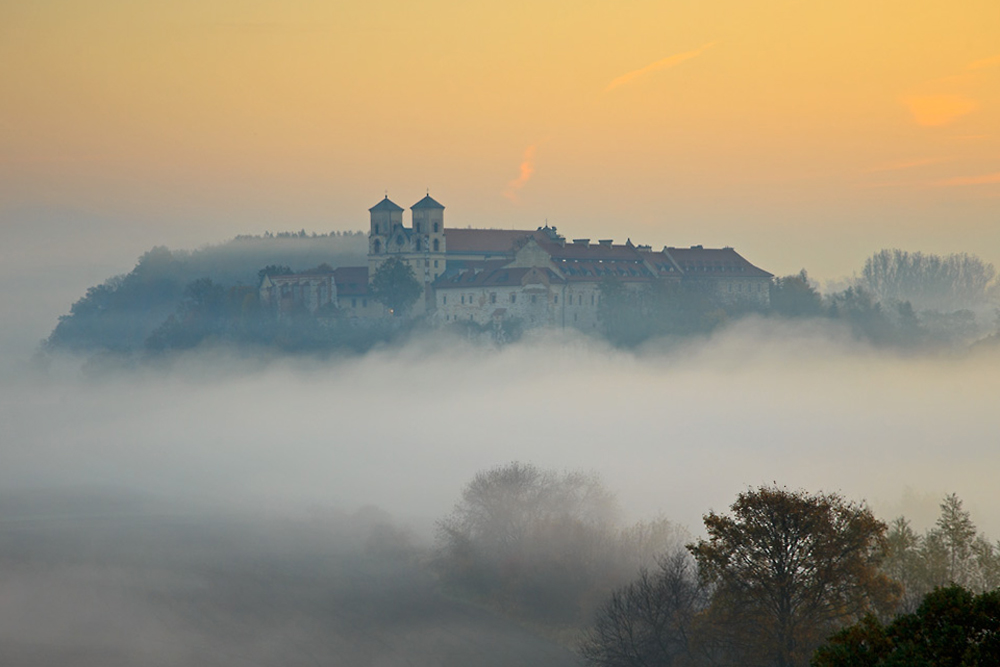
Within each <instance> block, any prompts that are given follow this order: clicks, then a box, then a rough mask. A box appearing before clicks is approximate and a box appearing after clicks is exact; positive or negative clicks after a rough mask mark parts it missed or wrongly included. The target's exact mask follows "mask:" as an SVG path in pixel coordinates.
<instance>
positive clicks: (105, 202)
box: [0, 0, 1000, 278]
mask: <svg viewBox="0 0 1000 667" xmlns="http://www.w3.org/2000/svg"><path fill="white" fill-rule="evenodd" d="M0 91H2V94H0V214H2V215H3V220H2V221H3V224H4V225H5V226H7V227H11V226H17V225H24V224H27V223H26V222H25V221H24V216H26V215H28V214H26V213H25V211H28V212H30V216H31V217H32V220H33V223H32V224H34V225H38V224H39V219H41V220H42V223H41V227H44V220H45V213H44V212H45V211H48V210H51V211H59V212H61V215H63V216H64V217H65V212H66V211H70V212H79V213H80V218H79V219H80V220H81V221H83V220H87V221H92V220H94V219H101V220H106V221H107V222H106V224H103V225H100V226H98V227H97V228H94V227H90V226H89V225H91V224H92V223H90V222H80V223H79V225H78V227H77V228H71V229H69V230H68V232H69V233H70V235H71V236H73V237H74V238H80V239H88V240H93V241H94V243H95V247H96V246H97V245H99V244H100V243H101V242H102V241H103V240H106V239H102V238H101V237H102V235H107V236H109V237H113V236H114V235H115V234H114V232H115V230H117V229H119V227H118V225H129V233H131V234H133V235H134V236H135V238H136V239H137V240H136V243H137V244H139V245H140V246H141V247H148V246H150V245H152V244H154V243H167V244H170V245H187V246H196V245H199V244H201V243H205V242H211V241H218V240H222V239H224V238H227V237H230V236H232V235H234V234H237V233H243V232H259V231H263V230H264V229H271V230H276V229H299V228H303V227H305V228H306V229H314V230H320V231H325V230H329V229H331V228H337V229H358V228H361V227H362V226H364V225H365V224H366V215H367V213H366V209H367V208H368V207H369V206H371V205H372V204H374V203H375V202H376V201H378V199H379V198H380V197H381V195H382V192H383V190H384V189H386V188H388V190H389V195H390V197H392V198H394V199H395V200H396V201H397V203H399V204H401V205H405V206H409V205H410V204H412V203H413V202H415V201H416V200H417V199H418V198H419V197H421V196H422V195H423V193H424V189H425V188H426V187H429V188H430V190H431V194H432V195H434V196H435V197H436V198H438V199H439V200H440V201H441V202H442V203H444V204H445V206H446V207H448V211H447V213H446V222H448V223H451V224H455V225H459V226H467V225H473V226H480V225H493V226H503V227H512V226H515V227H534V226H537V225H540V224H543V222H544V221H545V220H546V219H547V220H548V221H549V222H551V223H553V224H557V225H558V226H559V228H560V230H562V231H564V232H565V233H566V234H567V235H568V236H571V237H580V236H591V237H594V238H596V237H598V236H600V237H609V236H613V237H615V238H616V239H617V240H624V239H625V238H626V237H631V238H632V239H633V240H635V241H637V242H638V241H641V242H647V243H651V244H653V245H663V244H670V245H687V244H692V243H705V244H709V245H733V246H736V248H737V249H738V250H741V251H742V252H743V253H744V254H745V255H747V256H748V257H749V258H750V259H751V260H752V261H754V262H755V263H757V264H759V265H761V266H763V267H764V268H767V269H769V270H771V271H774V272H776V273H787V272H792V271H797V270H798V269H799V268H801V267H803V266H805V267H806V268H809V269H810V271H811V272H813V273H814V274H816V275H818V276H819V277H821V278H835V277H837V276H840V275H844V274H847V273H850V272H851V271H853V270H856V269H858V268H859V267H860V264H861V263H862V262H863V260H864V258H865V257H866V256H867V255H869V254H871V253H872V252H874V251H876V250H878V249H879V248H881V247H885V246H899V247H903V248H906V249H910V250H924V251H930V252H953V251H969V252H975V253H977V254H980V255H981V256H983V257H984V258H986V259H988V260H990V261H994V262H1000V2H997V1H996V0H955V1H953V2H947V3H946V2H942V1H941V0H934V1H928V0H884V1H878V2H873V1H872V0H863V1H862V0H842V1H840V2H836V3H818V2H812V1H802V2H796V1H792V0H784V1H780V0H770V1H756V0H753V1H749V0H716V1H714V2H706V1H705V0H672V1H671V2H662V0H657V1H655V2H653V1H649V2H645V1H639V2H621V1H606V2H605V1H597V0H576V1H574V2H569V1H568V0H565V1H564V0H532V1H530V2H528V1H515V2H503V3H500V2H492V1H485V2H476V3H469V2H445V1H442V0H435V1H431V2H421V3H414V2H394V1H382V2H378V1H358V2H354V1H338V2H329V1H328V0H325V1H319V0H316V1H310V0H282V1H280V2H279V1H277V0H198V1H194V0H173V1H172V2H169V3H167V2H136V1H135V0H90V1H88V2H79V1H70V0H37V1H35V2H30V3H28V2H20V3H17V2H12V3H4V4H3V5H2V6H0ZM60 224H62V225H63V227H60V229H63V230H64V231H66V227H65V225H66V224H67V223H60ZM70 227H72V225H70ZM24 233H26V232H23V233H22V237H23V234H24Z"/></svg>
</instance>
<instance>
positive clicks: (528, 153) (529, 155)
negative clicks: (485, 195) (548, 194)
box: [503, 144, 538, 202]
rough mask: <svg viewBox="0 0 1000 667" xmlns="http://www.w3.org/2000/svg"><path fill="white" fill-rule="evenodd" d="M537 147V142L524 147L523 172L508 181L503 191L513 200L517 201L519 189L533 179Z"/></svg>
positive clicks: (505, 195)
mask: <svg viewBox="0 0 1000 667" xmlns="http://www.w3.org/2000/svg"><path fill="white" fill-rule="evenodd" d="M537 148H538V146H537V145H536V144H532V145H530V146H528V147H527V148H525V149H524V157H523V158H521V173H520V175H519V176H518V177H517V178H515V179H514V180H513V181H511V182H510V183H508V184H507V188H506V189H505V190H504V191H503V196H504V197H506V198H507V199H509V200H511V201H512V202H517V193H518V191H519V190H520V189H521V188H523V187H524V185H525V184H526V183H527V182H528V181H529V180H531V175H532V174H534V173H535V149H537Z"/></svg>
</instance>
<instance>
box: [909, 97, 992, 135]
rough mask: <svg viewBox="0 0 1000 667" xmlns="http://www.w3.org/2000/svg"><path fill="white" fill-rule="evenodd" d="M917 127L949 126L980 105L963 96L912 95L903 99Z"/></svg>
mask: <svg viewBox="0 0 1000 667" xmlns="http://www.w3.org/2000/svg"><path fill="white" fill-rule="evenodd" d="M902 102H903V104H905V105H906V106H907V108H909V110H910V113H911V114H913V120H914V121H915V122H916V123H917V125H922V126H924V127H939V126H942V125H948V124H950V123H953V122H954V121H956V120H958V119H959V118H961V117H962V116H965V115H966V114H970V113H972V112H973V111H976V110H978V109H979V103H978V102H977V101H976V100H974V99H971V98H969V97H964V96H962V95H911V96H909V97H904V98H903V99H902Z"/></svg>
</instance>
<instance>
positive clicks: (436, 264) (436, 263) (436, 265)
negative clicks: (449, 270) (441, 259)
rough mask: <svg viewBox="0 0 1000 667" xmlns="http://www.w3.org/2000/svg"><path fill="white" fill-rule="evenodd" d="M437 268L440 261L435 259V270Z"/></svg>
mask: <svg viewBox="0 0 1000 667" xmlns="http://www.w3.org/2000/svg"><path fill="white" fill-rule="evenodd" d="M437 267H438V261H437V260H436V259H435V260H434V268H435V269H436V268H437Z"/></svg>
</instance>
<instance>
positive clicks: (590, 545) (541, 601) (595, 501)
mask: <svg viewBox="0 0 1000 667" xmlns="http://www.w3.org/2000/svg"><path fill="white" fill-rule="evenodd" d="M616 515H617V503H616V502H615V499H614V496H613V495H612V494H611V493H609V492H608V491H607V490H606V489H605V488H604V486H603V484H601V482H600V480H599V479H598V478H597V477H596V476H595V475H593V474H587V473H580V472H567V473H556V472H552V471H545V470H541V469H539V468H537V467H535V466H533V465H530V464H524V463H517V462H515V463H510V464H508V465H505V466H499V467H495V468H491V469H489V470H484V471H480V472H478V473H476V475H475V477H473V479H472V481H471V482H470V483H469V484H468V485H466V487H465V488H464V489H463V490H462V495H461V499H460V500H459V502H458V503H456V505H455V508H454V510H453V511H452V513H451V514H450V515H449V516H448V517H446V518H445V519H444V520H442V521H441V522H439V524H438V552H439V557H438V561H437V563H438V566H439V570H440V571H441V574H442V577H443V579H444V580H445V582H446V583H448V584H450V585H452V586H453V587H455V588H456V589H459V590H461V591H463V592H465V593H468V594H471V595H474V596H477V597H479V598H482V599H485V600H487V601H489V602H491V603H494V604H496V605H497V606H500V607H502V608H503V609H505V610H508V611H515V612H518V613H522V614H526V615H530V616H533V617H536V618H543V619H548V620H556V621H559V622H566V621H575V620H577V617H578V616H579V615H580V614H581V613H583V612H584V611H585V610H584V609H583V607H585V606H586V604H585V598H586V597H587V596H588V595H589V594H590V593H591V592H592V591H593V589H594V588H595V586H598V585H599V584H600V583H601V582H602V580H603V578H604V574H605V572H606V570H607V568H608V567H610V565H609V564H610V563H611V560H612V559H611V558H610V555H611V553H612V549H611V547H612V546H613V545H612V542H613V539H612V538H613V533H612V531H613V529H614V519H615V517H616ZM617 583H618V582H617V581H616V582H615V584H617ZM601 592H602V593H603V592H604V591H603V590H602V591H601Z"/></svg>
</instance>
